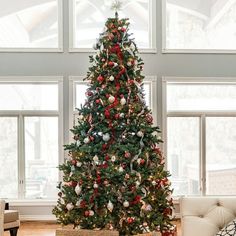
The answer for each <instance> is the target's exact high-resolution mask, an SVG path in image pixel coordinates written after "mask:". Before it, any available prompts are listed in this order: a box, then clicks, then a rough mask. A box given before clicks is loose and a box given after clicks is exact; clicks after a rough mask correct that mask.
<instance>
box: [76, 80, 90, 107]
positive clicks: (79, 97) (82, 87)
mask: <svg viewBox="0 0 236 236" xmlns="http://www.w3.org/2000/svg"><path fill="white" fill-rule="evenodd" d="M87 88H88V86H87V84H79V83H78V84H76V87H75V89H76V91H75V108H80V107H81V105H84V103H85V100H86V95H85V93H86V90H87Z"/></svg>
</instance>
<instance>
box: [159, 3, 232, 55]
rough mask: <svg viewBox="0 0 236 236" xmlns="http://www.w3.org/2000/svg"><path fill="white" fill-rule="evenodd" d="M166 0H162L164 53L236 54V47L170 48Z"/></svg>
mask: <svg viewBox="0 0 236 236" xmlns="http://www.w3.org/2000/svg"><path fill="white" fill-rule="evenodd" d="M166 1H167V0H162V53H164V54H175V53H176V54H236V49H232V50H231V49H168V48H167V47H166Z"/></svg>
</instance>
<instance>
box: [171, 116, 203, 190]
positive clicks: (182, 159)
mask: <svg viewBox="0 0 236 236" xmlns="http://www.w3.org/2000/svg"><path fill="white" fill-rule="evenodd" d="M167 127H168V131H167V139H168V140H167V146H168V147H167V157H168V169H169V170H170V173H171V174H172V176H171V181H172V186H173V188H174V195H198V194H199V157H200V152H199V143H200V140H199V138H200V137H199V118H198V117H197V118H196V117H169V118H168V124H167Z"/></svg>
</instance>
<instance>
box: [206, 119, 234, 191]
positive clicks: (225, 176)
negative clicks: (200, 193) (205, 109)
mask: <svg viewBox="0 0 236 236" xmlns="http://www.w3.org/2000/svg"><path fill="white" fill-rule="evenodd" d="M206 169H207V172H206V177H207V185H206V188H207V194H209V195H236V185H235V183H236V117H208V118H206Z"/></svg>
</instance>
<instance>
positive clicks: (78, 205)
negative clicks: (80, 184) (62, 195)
mask: <svg viewBox="0 0 236 236" xmlns="http://www.w3.org/2000/svg"><path fill="white" fill-rule="evenodd" d="M81 202H82V200H81V199H80V200H79V201H77V202H76V204H75V205H76V206H77V207H79V208H80V203H81Z"/></svg>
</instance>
